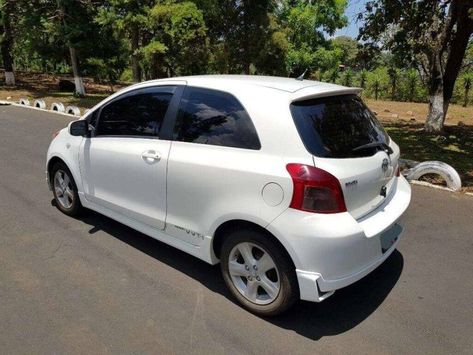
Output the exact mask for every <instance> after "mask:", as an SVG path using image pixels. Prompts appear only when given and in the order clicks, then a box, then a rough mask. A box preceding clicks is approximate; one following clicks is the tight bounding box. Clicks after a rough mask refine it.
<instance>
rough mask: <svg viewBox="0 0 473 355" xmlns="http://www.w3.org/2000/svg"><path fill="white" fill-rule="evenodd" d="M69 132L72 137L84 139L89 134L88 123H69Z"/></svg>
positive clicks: (83, 121)
mask: <svg viewBox="0 0 473 355" xmlns="http://www.w3.org/2000/svg"><path fill="white" fill-rule="evenodd" d="M69 132H70V133H71V135H72V136H82V137H85V136H86V135H88V134H89V123H88V122H87V121H86V120H78V121H74V122H72V123H71V125H70V128H69Z"/></svg>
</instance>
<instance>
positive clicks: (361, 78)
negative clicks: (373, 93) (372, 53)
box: [360, 69, 368, 89]
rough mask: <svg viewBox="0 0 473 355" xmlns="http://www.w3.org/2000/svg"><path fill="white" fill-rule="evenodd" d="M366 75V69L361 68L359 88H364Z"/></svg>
mask: <svg viewBox="0 0 473 355" xmlns="http://www.w3.org/2000/svg"><path fill="white" fill-rule="evenodd" d="M367 76H368V71H367V70H365V69H362V70H361V71H360V88H362V89H364V88H365V86H366V78H367Z"/></svg>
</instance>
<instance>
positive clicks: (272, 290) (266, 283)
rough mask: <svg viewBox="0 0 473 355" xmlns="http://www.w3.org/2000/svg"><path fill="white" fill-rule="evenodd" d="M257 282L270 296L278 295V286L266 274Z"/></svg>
mask: <svg viewBox="0 0 473 355" xmlns="http://www.w3.org/2000/svg"><path fill="white" fill-rule="evenodd" d="M259 284H260V286H261V287H262V288H263V290H264V291H265V292H266V293H267V294H268V296H269V297H270V298H275V297H276V296H277V295H278V293H279V287H278V286H277V285H276V284H275V283H274V282H272V281H271V280H270V279H268V278H267V277H266V276H262V277H261V281H260V282H259Z"/></svg>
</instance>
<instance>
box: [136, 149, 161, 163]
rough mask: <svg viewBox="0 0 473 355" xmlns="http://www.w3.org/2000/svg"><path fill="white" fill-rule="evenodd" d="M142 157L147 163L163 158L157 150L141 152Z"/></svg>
mask: <svg viewBox="0 0 473 355" xmlns="http://www.w3.org/2000/svg"><path fill="white" fill-rule="evenodd" d="M141 158H142V159H143V160H144V161H145V162H147V163H150V164H152V163H155V162H158V161H160V160H161V155H160V154H159V153H158V152H156V151H155V150H147V151H145V152H143V153H142V154H141Z"/></svg>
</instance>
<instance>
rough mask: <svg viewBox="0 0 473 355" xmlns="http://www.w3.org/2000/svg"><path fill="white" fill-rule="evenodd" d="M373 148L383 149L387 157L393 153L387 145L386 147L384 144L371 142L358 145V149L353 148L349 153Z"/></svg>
mask: <svg viewBox="0 0 473 355" xmlns="http://www.w3.org/2000/svg"><path fill="white" fill-rule="evenodd" d="M374 147H381V148H383V150H384V151H385V152H386V153H388V154H389V155H391V154H392V153H394V151H393V150H392V148H391V147H390V146H389V145H387V144H386V143H383V142H372V143H367V144H363V145H360V146H359V147H356V148H353V149H352V150H351V151H352V152H356V151H357V150H362V149H366V148H374Z"/></svg>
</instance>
